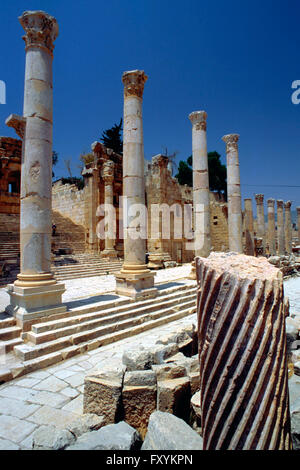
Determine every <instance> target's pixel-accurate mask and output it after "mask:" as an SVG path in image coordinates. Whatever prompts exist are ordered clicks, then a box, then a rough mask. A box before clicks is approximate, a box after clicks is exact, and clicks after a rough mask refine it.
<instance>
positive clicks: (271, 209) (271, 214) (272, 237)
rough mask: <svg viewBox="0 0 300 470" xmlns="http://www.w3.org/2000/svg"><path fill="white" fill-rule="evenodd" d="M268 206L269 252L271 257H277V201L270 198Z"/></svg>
mask: <svg viewBox="0 0 300 470" xmlns="http://www.w3.org/2000/svg"><path fill="white" fill-rule="evenodd" d="M267 204H268V237H267V240H268V250H269V254H270V255H271V256H274V255H276V230H275V199H272V198H269V199H268V200H267Z"/></svg>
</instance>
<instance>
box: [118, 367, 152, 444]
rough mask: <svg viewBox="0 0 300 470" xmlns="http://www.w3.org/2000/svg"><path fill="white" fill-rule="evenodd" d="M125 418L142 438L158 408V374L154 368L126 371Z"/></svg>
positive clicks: (124, 389)
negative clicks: (156, 374)
mask: <svg viewBox="0 0 300 470" xmlns="http://www.w3.org/2000/svg"><path fill="white" fill-rule="evenodd" d="M122 402H123V407H124V420H125V421H126V423H128V424H129V425H130V426H132V427H134V429H136V430H137V431H138V432H139V433H140V435H141V437H142V439H143V438H144V437H145V434H146V432H147V427H148V422H149V418H150V416H151V414H152V413H153V412H154V411H155V410H156V376H155V373H154V372H153V371H152V370H143V371H134V372H126V373H125V377H124V385H123V391H122Z"/></svg>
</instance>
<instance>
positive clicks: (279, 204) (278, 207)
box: [277, 199, 283, 209]
mask: <svg viewBox="0 0 300 470" xmlns="http://www.w3.org/2000/svg"><path fill="white" fill-rule="evenodd" d="M277 209H283V200H282V199H278V200H277Z"/></svg>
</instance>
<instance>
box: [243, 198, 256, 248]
mask: <svg viewBox="0 0 300 470" xmlns="http://www.w3.org/2000/svg"><path fill="white" fill-rule="evenodd" d="M244 202H245V216H244V230H245V253H246V255H250V256H253V255H254V227H253V211H252V199H251V198H247V199H245V200H244Z"/></svg>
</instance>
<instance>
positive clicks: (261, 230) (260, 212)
mask: <svg viewBox="0 0 300 470" xmlns="http://www.w3.org/2000/svg"><path fill="white" fill-rule="evenodd" d="M255 201H256V212H257V233H256V236H257V238H261V239H262V247H263V254H265V249H266V243H265V232H266V228H265V212H264V195H263V194H256V195H255Z"/></svg>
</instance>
